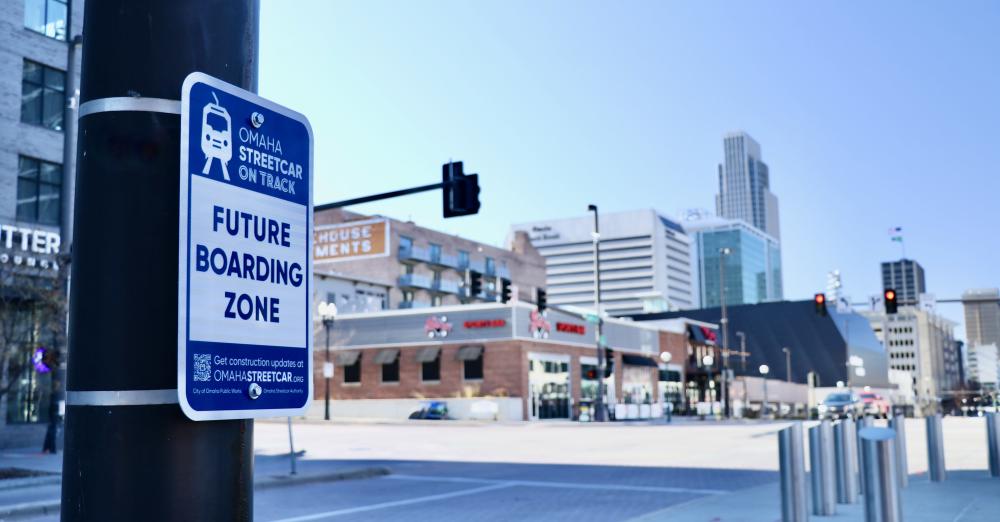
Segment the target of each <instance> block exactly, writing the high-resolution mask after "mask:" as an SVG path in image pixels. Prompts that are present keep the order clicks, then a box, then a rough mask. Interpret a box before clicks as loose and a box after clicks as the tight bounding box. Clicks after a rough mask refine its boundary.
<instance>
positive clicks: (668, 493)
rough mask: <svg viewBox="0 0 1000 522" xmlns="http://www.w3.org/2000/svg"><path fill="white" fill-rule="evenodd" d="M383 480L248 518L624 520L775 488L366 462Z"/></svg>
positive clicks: (735, 473) (285, 493)
mask: <svg viewBox="0 0 1000 522" xmlns="http://www.w3.org/2000/svg"><path fill="white" fill-rule="evenodd" d="M367 463H368V464H373V465H380V466H387V467H389V468H390V469H391V470H392V474H391V475H389V476H386V477H381V478H376V479H369V480H359V481H345V482H335V483H319V484H310V485H303V486H298V487H291V488H280V489H278V488H276V489H271V490H267V491H263V492H259V493H258V494H257V495H256V497H255V502H254V509H255V515H256V516H255V519H256V520H262V521H274V522H278V521H280V522H304V521H308V520H387V521H388V520H416V519H420V520H456V521H457V520H484V521H489V520H497V521H500V520H504V521H506V520H521V521H528V520H570V521H580V520H626V519H629V518H632V517H636V516H639V515H643V514H646V513H651V512H654V511H657V510H660V509H663V508H665V507H668V506H671V505H674V504H677V503H681V502H686V501H689V500H691V499H694V498H699V497H704V496H707V495H724V494H726V493H727V492H728V491H731V490H733V489H737V488H743V487H749V486H752V485H757V484H760V483H762V482H767V481H774V480H777V474H776V473H774V472H767V471H747V470H705V469H686V468H643V467H619V466H574V465H531V464H500V463H474V462H472V463H469V462H464V463H452V462H430V461H411V462H406V461H371V462H367Z"/></svg>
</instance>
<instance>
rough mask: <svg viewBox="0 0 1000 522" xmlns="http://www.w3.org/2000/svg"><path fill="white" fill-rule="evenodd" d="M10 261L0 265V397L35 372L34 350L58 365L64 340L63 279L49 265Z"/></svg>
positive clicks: (64, 303)
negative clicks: (46, 353) (47, 354)
mask: <svg viewBox="0 0 1000 522" xmlns="http://www.w3.org/2000/svg"><path fill="white" fill-rule="evenodd" d="M13 261H14V259H8V260H7V262H5V263H0V371H2V374H0V397H3V396H5V395H7V393H9V392H10V391H11V390H12V389H13V388H14V387H15V386H17V385H18V383H19V382H20V381H21V380H22V379H23V378H24V377H25V375H26V374H27V372H31V371H35V369H34V364H33V362H32V355H33V354H34V352H35V350H36V349H37V348H38V347H40V346H44V347H45V348H46V349H47V350H50V351H51V353H52V354H55V357H54V358H50V359H49V360H50V361H52V360H55V361H58V360H60V359H61V357H60V356H61V354H62V352H63V344H65V339H66V309H67V308H66V292H65V277H63V276H62V274H60V273H59V272H58V271H57V270H54V269H53V265H52V264H49V263H46V265H45V266H44V267H42V266H40V265H35V266H28V264H27V263H26V262H24V260H22V263H21V264H17V263H15V262H13ZM52 370H53V371H56V368H53V369H52ZM53 391H54V390H53Z"/></svg>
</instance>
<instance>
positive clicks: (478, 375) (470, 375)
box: [462, 352, 483, 381]
mask: <svg viewBox="0 0 1000 522" xmlns="http://www.w3.org/2000/svg"><path fill="white" fill-rule="evenodd" d="M462 370H463V371H464V372H465V373H463V374H462V375H463V376H464V377H465V380H467V381H473V380H476V381H478V380H482V378H483V354H482V352H480V353H479V357H476V358H475V359H466V360H465V361H462Z"/></svg>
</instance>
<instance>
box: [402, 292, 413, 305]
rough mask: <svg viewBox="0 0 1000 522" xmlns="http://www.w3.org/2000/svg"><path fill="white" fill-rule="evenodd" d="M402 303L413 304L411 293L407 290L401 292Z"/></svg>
mask: <svg viewBox="0 0 1000 522" xmlns="http://www.w3.org/2000/svg"><path fill="white" fill-rule="evenodd" d="M403 302H404V303H412V302H413V292H411V291H409V290H403Z"/></svg>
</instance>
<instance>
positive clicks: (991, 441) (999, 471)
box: [986, 413, 1000, 477]
mask: <svg viewBox="0 0 1000 522" xmlns="http://www.w3.org/2000/svg"><path fill="white" fill-rule="evenodd" d="M986 447H987V452H988V457H987V458H988V459H989V461H990V476H991V477H1000V414H996V413H987V414H986Z"/></svg>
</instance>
